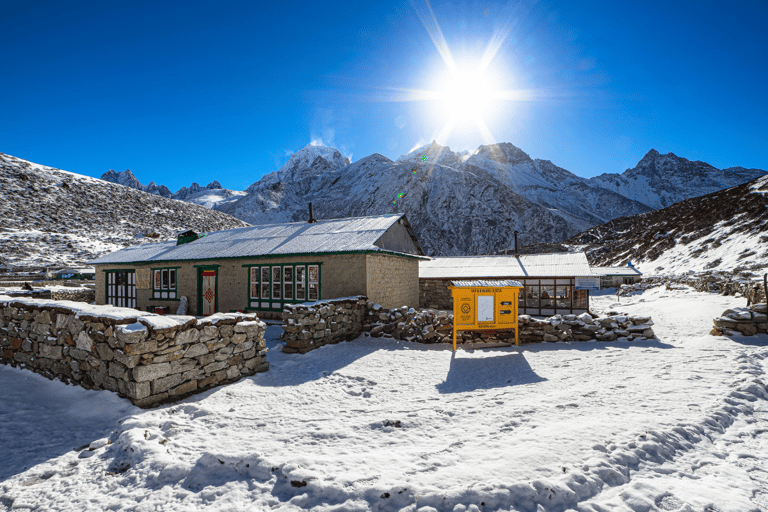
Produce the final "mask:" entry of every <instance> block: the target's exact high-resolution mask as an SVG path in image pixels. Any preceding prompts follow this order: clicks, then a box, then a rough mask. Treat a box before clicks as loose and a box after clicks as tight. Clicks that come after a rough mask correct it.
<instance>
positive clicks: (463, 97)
mask: <svg viewBox="0 0 768 512" xmlns="http://www.w3.org/2000/svg"><path fill="white" fill-rule="evenodd" d="M438 96H439V99H440V103H439V104H440V109H441V110H442V111H444V112H448V113H449V114H450V115H451V117H453V118H455V119H456V120H461V121H466V120H474V119H477V118H478V117H481V116H483V114H485V111H486V109H487V108H488V104H489V102H490V99H491V96H492V91H491V89H490V87H489V84H488V83H487V81H485V80H483V77H482V76H481V75H479V74H474V73H467V74H463V73H460V74H459V75H458V76H455V77H453V79H452V80H451V81H450V82H449V83H448V84H447V85H446V86H445V88H444V89H443V90H442V91H440V92H439V94H438Z"/></svg>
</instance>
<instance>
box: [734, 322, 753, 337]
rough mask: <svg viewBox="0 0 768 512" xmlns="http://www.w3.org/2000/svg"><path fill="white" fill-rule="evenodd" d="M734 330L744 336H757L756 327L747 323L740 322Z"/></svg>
mask: <svg viewBox="0 0 768 512" xmlns="http://www.w3.org/2000/svg"><path fill="white" fill-rule="evenodd" d="M736 330H737V331H739V332H740V333H741V334H743V335H744V336H754V335H755V334H757V326H756V325H755V324H753V323H748V322H740V323H738V324H736Z"/></svg>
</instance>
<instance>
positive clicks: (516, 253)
mask: <svg viewBox="0 0 768 512" xmlns="http://www.w3.org/2000/svg"><path fill="white" fill-rule="evenodd" d="M519 256H520V253H519V252H517V231H515V258H517V257H519Z"/></svg>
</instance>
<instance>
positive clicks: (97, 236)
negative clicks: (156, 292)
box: [0, 153, 247, 266]
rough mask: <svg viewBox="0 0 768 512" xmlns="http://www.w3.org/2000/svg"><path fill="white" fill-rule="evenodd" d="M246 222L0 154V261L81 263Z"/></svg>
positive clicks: (50, 264) (238, 225) (242, 224)
mask: <svg viewBox="0 0 768 512" xmlns="http://www.w3.org/2000/svg"><path fill="white" fill-rule="evenodd" d="M246 225H247V224H246V223H245V222H243V221H241V220H238V219H235V218H233V217H230V216H229V215H226V214H224V213H221V212H218V211H214V210H209V209H207V208H204V207H202V206H198V205H195V204H191V203H187V202H182V201H175V200H172V199H166V198H164V197H160V196H158V195H153V194H149V193H145V192H141V191H139V190H134V189H133V188H129V187H127V186H123V185H117V184H113V183H109V182H106V181H102V180H98V179H95V178H90V177H87V176H82V175H79V174H74V173H71V172H67V171H62V170H60V169H54V168H52V167H45V166H42V165H38V164H35V163H32V162H28V161H26V160H22V159H20V158H16V157H13V156H10V155H5V154H3V153H0V260H2V261H4V262H10V263H13V264H15V265H24V266H27V265H34V266H38V265H39V266H55V265H80V264H84V263H85V262H86V261H88V260H90V259H93V258H94V257H96V256H98V255H100V254H104V253H106V252H111V251H115V250H117V249H121V248H122V247H124V246H128V245H135V244H139V243H142V241H146V238H144V237H142V236H141V235H149V234H152V233H154V234H155V235H153V237H154V239H155V240H157V241H160V240H169V239H171V238H173V237H174V236H175V234H176V233H177V232H178V231H181V230H186V229H194V230H197V231H201V232H207V231H216V230H221V229H230V228H236V227H241V226H246Z"/></svg>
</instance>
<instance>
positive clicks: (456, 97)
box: [378, 0, 537, 144]
mask: <svg viewBox="0 0 768 512" xmlns="http://www.w3.org/2000/svg"><path fill="white" fill-rule="evenodd" d="M411 5H413V7H414V10H415V11H416V14H417V16H418V17H419V19H420V20H421V22H422V24H423V25H424V28H425V29H426V31H427V33H428V34H429V36H430V38H431V39H432V42H433V44H434V46H435V49H437V51H438V53H439V54H440V57H441V58H442V61H443V64H445V67H444V68H443V67H442V66H440V67H439V68H438V69H434V70H432V72H431V73H429V74H428V76H429V77H431V78H430V79H429V81H431V85H432V86H431V87H429V86H428V87H427V88H418V89H414V88H404V87H393V86H388V87H386V88H385V89H387V90H388V91H389V94H388V95H386V96H385V97H384V98H383V99H379V100H378V101H419V102H427V103H430V104H431V105H430V106H431V107H432V110H433V114H434V115H436V116H437V117H436V118H442V121H441V122H444V123H445V124H444V125H443V126H442V128H441V129H439V131H438V133H435V134H434V135H433V136H432V137H431V138H432V139H433V140H437V141H447V140H448V138H449V137H450V135H451V133H452V132H453V130H454V128H458V129H459V130H460V131H463V132H464V133H466V132H467V127H469V126H472V125H474V126H476V128H477V130H478V131H479V132H480V135H481V136H482V138H483V140H484V142H485V143H486V144H493V143H495V142H496V138H495V137H494V136H493V134H492V133H491V131H490V129H489V128H488V125H487V124H486V121H485V120H486V119H490V118H495V119H498V116H499V112H500V111H501V108H502V107H501V105H500V102H520V101H531V100H533V99H534V98H536V97H537V93H536V92H535V91H530V90H521V89H516V90H515V89H509V88H508V85H507V84H508V83H510V82H511V79H512V78H514V77H510V76H505V75H503V74H502V73H500V71H501V70H500V68H499V67H498V66H497V67H495V68H494V66H491V62H492V61H493V60H494V57H495V56H496V54H497V53H498V52H499V50H500V49H501V48H502V45H503V43H504V41H505V40H506V39H507V37H508V36H509V33H510V32H511V30H512V27H513V26H514V18H512V17H510V18H509V19H504V20H503V21H502V22H501V23H500V24H499V26H498V27H497V28H496V29H495V31H494V33H493V36H492V37H491V38H490V40H489V41H488V44H487V46H486V47H485V51H484V52H483V53H482V55H474V56H472V57H471V58H470V57H465V59H464V60H462V61H457V60H456V59H454V57H453V55H452V53H451V50H450V49H449V48H448V43H447V42H446V40H445V36H444V35H443V31H442V29H441V28H440V24H439V23H438V22H437V18H436V17H435V13H434V12H433V11H432V6H431V5H430V4H429V0H425V6H424V8H421V7H420V6H419V4H417V3H416V2H415V1H413V0H412V2H411Z"/></svg>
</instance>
